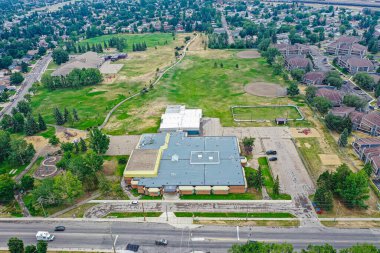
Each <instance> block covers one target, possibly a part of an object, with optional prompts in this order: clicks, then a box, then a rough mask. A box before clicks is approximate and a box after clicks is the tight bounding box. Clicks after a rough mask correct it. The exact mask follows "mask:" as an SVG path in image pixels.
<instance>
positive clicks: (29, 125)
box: [24, 114, 40, 136]
mask: <svg viewBox="0 0 380 253" xmlns="http://www.w3.org/2000/svg"><path fill="white" fill-rule="evenodd" d="M24 130H25V134H26V135H28V136H31V135H34V134H35V133H38V132H39V130H40V128H39V126H38V124H37V122H36V121H35V120H34V118H33V116H32V115H30V114H29V115H28V118H27V119H26V122H25V127H24Z"/></svg>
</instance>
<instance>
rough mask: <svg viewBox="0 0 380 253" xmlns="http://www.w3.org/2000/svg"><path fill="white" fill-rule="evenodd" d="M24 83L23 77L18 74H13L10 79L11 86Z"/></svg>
mask: <svg viewBox="0 0 380 253" xmlns="http://www.w3.org/2000/svg"><path fill="white" fill-rule="evenodd" d="M23 81H24V77H23V76H22V74H21V73H20V72H15V73H13V74H12V75H11V77H10V82H11V84H13V85H19V84H21V83H22V82H23Z"/></svg>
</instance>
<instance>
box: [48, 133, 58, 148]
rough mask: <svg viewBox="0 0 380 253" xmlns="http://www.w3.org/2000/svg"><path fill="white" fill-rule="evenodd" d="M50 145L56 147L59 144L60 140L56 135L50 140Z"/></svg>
mask: <svg viewBox="0 0 380 253" xmlns="http://www.w3.org/2000/svg"><path fill="white" fill-rule="evenodd" d="M49 143H50V144H51V145H53V146H56V145H58V143H59V139H58V138H57V136H56V135H53V136H52V137H50V138H49Z"/></svg>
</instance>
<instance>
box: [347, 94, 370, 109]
mask: <svg viewBox="0 0 380 253" xmlns="http://www.w3.org/2000/svg"><path fill="white" fill-rule="evenodd" d="M343 104H345V105H346V106H349V107H355V108H356V109H363V108H364V107H365V106H366V105H367V102H366V101H365V100H364V99H362V98H360V97H359V96H357V95H353V94H352V95H345V96H344V98H343Z"/></svg>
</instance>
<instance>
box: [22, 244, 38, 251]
mask: <svg viewBox="0 0 380 253" xmlns="http://www.w3.org/2000/svg"><path fill="white" fill-rule="evenodd" d="M24 253H37V247H36V246H34V245H28V246H26V247H25V251H24Z"/></svg>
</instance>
